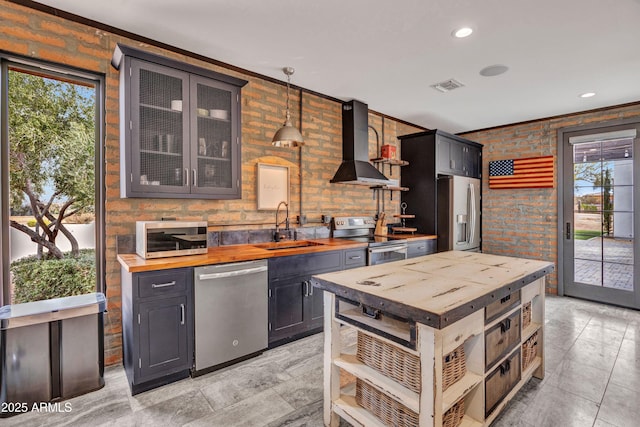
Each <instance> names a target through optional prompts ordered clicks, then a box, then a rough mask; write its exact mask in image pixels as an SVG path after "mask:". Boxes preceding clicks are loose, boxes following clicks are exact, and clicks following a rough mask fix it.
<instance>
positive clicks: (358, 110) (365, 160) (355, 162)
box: [330, 100, 389, 186]
mask: <svg viewBox="0 0 640 427" xmlns="http://www.w3.org/2000/svg"><path fill="white" fill-rule="evenodd" d="M330 182H332V183H338V184H355V185H368V186H371V185H386V184H389V180H388V179H387V177H386V176H384V175H383V174H382V173H381V172H380V171H379V170H378V169H376V168H375V167H374V166H373V165H372V164H371V163H369V108H368V107H367V104H365V103H363V102H359V101H356V100H352V101H349V102H345V103H344V104H342V164H341V165H340V167H339V168H338V171H337V172H336V174H335V175H334V176H333V178H332V179H331V181H330Z"/></svg>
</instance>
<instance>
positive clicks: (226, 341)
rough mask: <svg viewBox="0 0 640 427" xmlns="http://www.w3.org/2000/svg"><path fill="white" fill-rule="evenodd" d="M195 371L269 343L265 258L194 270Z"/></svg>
mask: <svg viewBox="0 0 640 427" xmlns="http://www.w3.org/2000/svg"><path fill="white" fill-rule="evenodd" d="M194 275H195V277H194V283H195V287H194V305H195V370H194V372H193V375H194V376H197V375H200V374H204V373H206V372H208V371H211V370H214V369H216V368H219V367H223V366H226V365H229V364H230V362H232V361H236V360H238V359H244V358H249V357H251V356H254V355H257V354H259V353H261V352H262V351H263V350H265V349H266V348H267V346H268V322H269V319H268V297H267V293H268V287H269V282H268V275H267V261H266V260H259V261H249V262H239V263H231V264H219V265H209V266H206V267H197V268H195V269H194Z"/></svg>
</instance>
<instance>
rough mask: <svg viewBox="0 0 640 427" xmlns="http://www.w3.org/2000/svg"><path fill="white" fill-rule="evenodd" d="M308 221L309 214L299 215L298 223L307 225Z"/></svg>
mask: <svg viewBox="0 0 640 427" xmlns="http://www.w3.org/2000/svg"><path fill="white" fill-rule="evenodd" d="M306 223H307V216H306V215H305V214H302V215H298V224H300V225H305V224H306Z"/></svg>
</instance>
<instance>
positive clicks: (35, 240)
mask: <svg viewBox="0 0 640 427" xmlns="http://www.w3.org/2000/svg"><path fill="white" fill-rule="evenodd" d="M1 60H2V72H1V76H2V90H1V92H2V109H1V110H0V111H1V114H2V130H3V132H2V163H1V166H0V178H1V180H0V182H1V183H2V192H1V194H2V199H1V201H0V206H1V207H2V230H1V231H0V236H1V240H0V242H1V245H2V301H1V302H2V304H3V305H5V304H16V303H23V302H29V301H37V300H42V299H49V298H56V297H64V296H70V295H79V294H83V293H88V292H95V291H96V290H99V291H103V290H104V286H103V282H104V280H103V272H104V249H103V244H104V238H103V236H104V232H103V231H104V225H103V218H104V215H103V208H102V206H103V205H104V203H103V201H104V194H103V193H104V192H103V190H102V188H103V178H102V175H103V174H102V167H101V165H102V163H103V162H102V159H103V154H102V146H103V144H102V137H103V136H102V132H101V129H102V111H103V108H102V99H103V96H102V91H103V87H104V84H103V79H102V78H101V77H100V76H94V75H88V74H86V73H83V72H79V71H77V70H74V69H65V68H63V67H58V66H50V65H48V64H38V63H34V62H31V61H29V62H27V61H22V60H20V59H19V58H1Z"/></svg>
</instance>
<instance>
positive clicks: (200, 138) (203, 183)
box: [190, 75, 240, 196]
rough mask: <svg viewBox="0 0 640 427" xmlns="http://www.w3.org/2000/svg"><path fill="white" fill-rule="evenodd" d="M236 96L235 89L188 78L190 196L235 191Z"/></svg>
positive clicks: (196, 77) (201, 79) (223, 84)
mask: <svg viewBox="0 0 640 427" xmlns="http://www.w3.org/2000/svg"><path fill="white" fill-rule="evenodd" d="M237 95H238V90H237V89H236V88H235V87H234V86H230V85H226V84H225V83H222V82H217V81H213V80H210V79H207V78H203V77H200V76H194V75H192V76H191V100H190V102H191V113H190V114H191V123H192V125H191V129H192V137H191V145H192V146H191V159H192V160H191V174H192V188H191V192H192V193H198V194H218V195H221V196H223V195H233V194H235V193H236V192H237V187H238V177H237V173H238V171H237V167H236V164H237V156H238V154H239V153H238V148H237V146H238V144H237V137H238V135H237V128H238V127H237V125H236V123H238V122H237V121H238V120H239V119H240V118H239V117H235V115H236V114H237V113H236V112H237V111H238V96H237Z"/></svg>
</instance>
